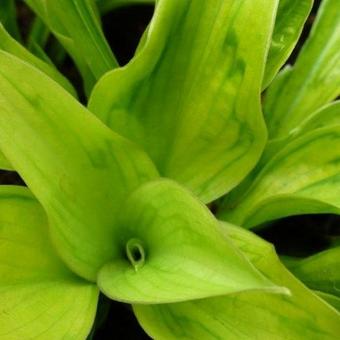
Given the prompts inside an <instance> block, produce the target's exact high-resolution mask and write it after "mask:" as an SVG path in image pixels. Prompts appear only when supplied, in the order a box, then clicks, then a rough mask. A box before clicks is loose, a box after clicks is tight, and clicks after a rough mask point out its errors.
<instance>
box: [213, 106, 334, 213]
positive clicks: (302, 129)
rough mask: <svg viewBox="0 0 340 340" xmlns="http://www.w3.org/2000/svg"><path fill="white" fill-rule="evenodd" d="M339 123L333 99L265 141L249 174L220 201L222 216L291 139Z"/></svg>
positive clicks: (241, 197)
mask: <svg viewBox="0 0 340 340" xmlns="http://www.w3.org/2000/svg"><path fill="white" fill-rule="evenodd" d="M336 125H340V101H335V102H332V103H330V104H327V105H325V106H324V107H322V108H321V109H320V110H318V111H316V112H315V113H314V114H312V115H311V116H310V117H308V118H307V119H306V120H305V121H303V122H302V123H301V124H300V125H299V126H297V127H296V128H295V129H294V130H292V131H291V133H290V134H289V135H288V136H285V137H282V138H278V139H275V140H271V141H269V142H268V143H267V145H266V147H265V149H264V151H263V153H262V156H261V159H260V160H259V162H258V163H257V164H256V167H255V168H254V169H253V170H252V171H251V172H250V174H249V175H248V176H247V177H246V178H245V179H244V180H243V181H242V182H241V184H239V185H238V186H237V187H236V188H235V189H234V190H233V191H232V192H231V193H230V194H228V195H227V196H226V197H225V198H224V199H223V201H222V202H221V204H220V206H219V209H220V211H222V213H220V215H221V216H223V210H225V209H227V210H228V207H230V206H236V205H237V204H235V202H238V201H240V200H242V199H243V196H244V194H245V192H246V191H247V190H248V189H249V187H250V186H251V185H252V183H253V181H254V180H255V178H256V176H257V175H258V174H259V173H260V172H261V170H263V168H264V167H265V166H266V164H267V163H268V162H269V161H270V160H271V159H272V158H273V157H275V156H276V155H277V153H278V152H280V150H282V149H284V148H285V147H286V146H287V145H288V144H289V143H290V142H291V141H292V140H294V139H297V138H298V137H301V136H302V135H304V134H306V133H308V132H311V131H313V130H316V129H319V128H323V127H332V126H336Z"/></svg>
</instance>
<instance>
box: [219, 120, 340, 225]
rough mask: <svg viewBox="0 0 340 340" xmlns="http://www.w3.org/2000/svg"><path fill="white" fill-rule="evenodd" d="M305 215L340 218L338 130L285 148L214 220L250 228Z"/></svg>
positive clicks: (319, 132)
mask: <svg viewBox="0 0 340 340" xmlns="http://www.w3.org/2000/svg"><path fill="white" fill-rule="evenodd" d="M304 213H337V214H339V213H340V125H335V126H331V127H327V128H320V129H317V130H314V131H311V132H309V133H306V134H304V135H302V137H300V138H297V139H296V140H293V141H292V142H291V143H289V144H288V145H287V146H286V147H285V148H284V149H282V150H281V151H280V152H279V153H278V154H277V155H276V156H275V157H273V158H272V159H271V160H270V161H269V162H268V163H267V164H266V165H265V166H264V167H263V169H262V171H260V172H259V174H258V175H257V176H256V178H255V179H254V181H253V183H252V184H251V185H250V186H249V189H248V190H247V191H245V192H244V193H243V194H242V195H240V196H238V198H237V199H236V200H231V201H228V202H227V204H226V205H225V206H224V207H223V208H222V209H221V211H220V212H219V216H220V217H222V218H223V219H225V220H226V221H230V222H233V223H235V224H239V225H243V226H245V227H247V228H251V227H253V226H256V225H259V224H260V223H263V222H266V221H270V220H273V219H276V218H279V217H284V216H289V215H297V214H304Z"/></svg>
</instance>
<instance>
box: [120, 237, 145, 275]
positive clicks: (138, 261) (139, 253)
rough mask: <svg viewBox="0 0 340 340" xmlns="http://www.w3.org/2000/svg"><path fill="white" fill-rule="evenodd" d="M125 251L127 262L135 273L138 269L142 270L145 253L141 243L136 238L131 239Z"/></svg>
mask: <svg viewBox="0 0 340 340" xmlns="http://www.w3.org/2000/svg"><path fill="white" fill-rule="evenodd" d="M125 249H126V256H127V258H128V260H129V261H130V263H131V264H132V266H133V267H134V269H135V271H136V272H137V271H138V269H140V268H142V267H143V265H144V263H145V251H144V247H143V243H142V241H140V240H138V239H136V238H131V239H130V240H129V241H128V242H127V243H126V247H125Z"/></svg>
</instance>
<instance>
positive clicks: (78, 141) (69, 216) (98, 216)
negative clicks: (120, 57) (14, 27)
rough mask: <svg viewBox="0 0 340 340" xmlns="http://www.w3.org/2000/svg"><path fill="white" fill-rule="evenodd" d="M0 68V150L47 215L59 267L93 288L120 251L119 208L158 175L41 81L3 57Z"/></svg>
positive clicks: (58, 90) (123, 142) (127, 146)
mask: <svg viewBox="0 0 340 340" xmlns="http://www.w3.org/2000/svg"><path fill="white" fill-rule="evenodd" d="M0 65H1V68H0V149H1V150H2V151H3V153H4V154H5V156H6V158H7V159H8V160H9V161H10V163H11V164H12V166H13V168H14V169H16V170H17V171H18V172H19V174H20V175H21V177H22V178H23V179H24V181H25V183H27V185H28V186H29V187H30V189H31V190H32V192H33V193H34V195H35V196H36V197H37V198H38V200H39V201H40V202H41V204H42V205H43V207H44V209H45V210H46V212H47V214H48V217H49V220H50V224H51V234H52V238H53V242H54V244H55V246H56V248H57V250H58V252H59V253H60V255H61V256H62V258H63V259H64V261H65V262H66V263H67V264H68V265H69V266H70V267H71V268H72V269H73V270H74V271H75V272H76V273H78V274H79V275H81V276H82V277H85V278H87V279H91V280H95V278H96V273H97V271H98V269H99V268H100V267H101V266H102V265H103V264H104V263H106V262H107V261H108V260H109V259H110V258H112V256H113V255H114V254H115V253H116V252H117V251H118V249H117V247H116V246H115V244H114V242H113V235H114V233H115V229H116V227H117V224H116V219H117V214H118V211H119V209H120V205H121V203H122V201H124V198H125V197H126V195H128V194H129V193H130V192H131V191H133V190H134V189H135V188H136V187H138V186H139V185H140V184H142V183H144V182H146V181H148V180H149V179H150V178H155V177H156V176H157V172H156V170H155V168H154V166H153V164H152V162H151V161H150V160H149V159H148V157H147V156H146V155H145V154H144V153H143V152H142V151H141V150H140V149H139V148H137V147H136V146H135V145H133V144H132V143H131V142H129V141H127V140H125V139H123V138H122V137H120V136H118V135H116V134H115V133H113V132H112V131H111V130H109V129H108V128H107V127H105V126H104V125H103V124H102V123H101V122H100V121H99V120H98V119H97V118H96V117H94V115H93V114H91V113H90V112H89V111H87V110H86V109H85V108H84V107H82V106H81V105H80V104H79V103H78V102H77V101H76V100H75V99H74V98H73V97H72V96H70V95H69V94H68V93H67V92H66V91H65V90H64V89H63V88H61V87H60V86H59V85H58V84H56V83H55V82H54V81H53V80H51V79H50V78H48V77H47V76H46V75H44V74H43V73H41V72H39V71H37V70H36V69H35V68H33V67H31V66H30V65H29V64H27V63H24V62H22V61H21V60H19V59H17V58H16V57H13V56H11V55H9V54H7V53H5V52H1V51H0Z"/></svg>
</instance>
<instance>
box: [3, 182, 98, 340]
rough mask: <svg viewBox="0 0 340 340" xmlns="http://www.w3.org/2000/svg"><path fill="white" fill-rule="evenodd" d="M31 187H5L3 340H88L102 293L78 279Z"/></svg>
mask: <svg viewBox="0 0 340 340" xmlns="http://www.w3.org/2000/svg"><path fill="white" fill-rule="evenodd" d="M47 224H48V223H47V218H46V215H45V213H44V211H43V210H42V208H41V207H40V205H39V204H38V202H37V201H36V200H35V199H34V198H33V197H32V195H31V194H30V193H29V192H28V190H27V189H26V188H22V187H21V188H20V187H13V186H12V187H3V186H1V187H0V301H1V304H0V316H1V317H0V338H1V339H3V340H14V339H41V340H43V339H46V338H48V339H55V340H59V339H79V340H80V339H84V338H85V337H86V336H87V334H88V333H89V332H90V329H91V325H92V323H93V320H94V316H95V311H96V304H97V297H98V289H97V288H96V287H95V286H94V285H92V284H90V283H88V282H86V281H83V280H82V279H80V278H77V277H76V276H74V274H72V273H71V272H70V271H69V270H68V269H67V268H66V266H65V265H64V264H63V263H62V262H61V261H60V260H59V258H58V256H57V254H56V253H55V251H54V250H53V247H52V244H51V242H50V241H49V235H48V230H47V228H48V227H47Z"/></svg>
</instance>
